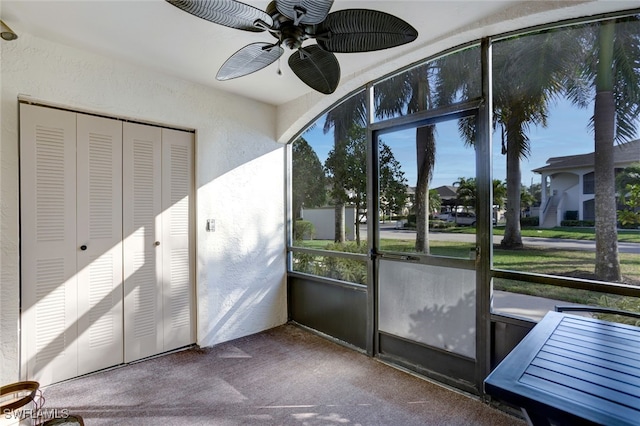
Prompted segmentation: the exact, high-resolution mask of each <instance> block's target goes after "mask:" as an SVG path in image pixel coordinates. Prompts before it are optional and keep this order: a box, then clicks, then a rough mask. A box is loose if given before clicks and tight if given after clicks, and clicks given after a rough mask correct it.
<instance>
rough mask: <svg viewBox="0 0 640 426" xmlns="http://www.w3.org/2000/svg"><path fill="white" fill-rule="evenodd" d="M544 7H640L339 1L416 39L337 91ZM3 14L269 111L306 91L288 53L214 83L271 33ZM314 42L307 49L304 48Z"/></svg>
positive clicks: (100, 10)
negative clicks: (393, 20) (376, 14)
mask: <svg viewBox="0 0 640 426" xmlns="http://www.w3.org/2000/svg"><path fill="white" fill-rule="evenodd" d="M244 2H245V3H247V4H250V5H252V6H254V7H257V8H259V9H262V10H264V9H265V8H266V6H267V4H268V1H251V0H245V1H244ZM536 3H538V5H536ZM543 3H547V6H545V8H546V9H562V8H564V7H566V6H567V5H578V6H579V7H582V10H583V11H584V13H589V12H602V11H606V10H616V9H619V8H621V6H624V5H627V7H631V5H633V4H634V3H635V4H636V5H638V3H637V1H636V2H631V1H627V2H615V1H599V2H593V1H577V2H576V1H573V2H559V1H554V2H550V1H549V2H545V1H538V2H537V1H527V2H523V1H518V0H501V1H494V0H467V1H435V0H414V1H376V0H367V1H365V0H355V1H341V0H336V1H335V3H334V5H333V8H332V9H331V10H332V11H335V10H339V9H348V8H367V9H376V10H381V11H385V12H388V13H391V14H393V15H396V16H398V17H400V18H402V19H404V20H405V21H407V22H409V23H410V24H411V25H413V26H414V27H415V28H416V29H417V30H418V32H419V36H418V39H417V40H416V41H414V42H413V43H410V44H407V45H404V46H400V47H396V48H393V49H387V50H383V51H379V52H370V53H355V54H337V57H338V60H339V62H340V67H341V70H342V80H341V84H343V83H344V82H345V81H348V80H349V79H351V78H353V76H357V75H358V74H360V73H362V72H363V71H364V70H371V69H372V68H375V67H376V66H377V65H379V64H383V63H385V62H389V61H394V60H397V59H398V58H400V57H402V56H407V55H408V56H415V52H416V50H420V49H423V48H424V47H425V46H428V45H429V44H431V43H435V42H437V41H439V40H442V39H443V38H446V37H448V36H450V35H451V34H456V32H460V31H462V30H465V29H470V28H471V29H473V28H476V29H478V28H485V29H486V31H494V29H491V30H490V29H489V27H491V26H492V24H495V23H497V22H501V21H504V20H508V19H510V18H512V17H514V16H515V17H518V15H520V16H519V17H520V18H522V16H527V15H536V14H539V12H540V4H543ZM585 5H586V6H585ZM527 8H528V9H529V10H528V9H527ZM0 14H1V15H0V16H1V17H2V19H3V21H5V22H6V23H7V24H8V25H9V26H10V27H12V29H13V30H14V31H15V32H16V33H18V35H20V33H22V32H25V33H29V34H32V35H34V36H37V37H41V38H45V39H48V40H51V41H55V42H58V43H62V44H66V45H70V46H74V47H78V48H81V49H83V50H89V51H92V52H95V53H97V54H100V55H105V56H109V57H113V58H116V59H119V60H123V61H126V62H129V63H134V64H137V65H140V66H143V67H146V68H149V69H153V70H156V71H159V72H162V73H166V74H170V75H173V76H176V77H179V78H182V79H185V80H188V81H192V82H196V83H199V84H202V85H205V86H210V87H214V88H216V89H219V90H223V91H228V92H232V93H235V94H238V95H242V96H246V97H249V98H253V99H257V100H260V101H263V102H267V103H270V104H273V105H281V104H284V103H287V102H289V101H291V100H293V99H296V98H298V97H300V96H303V95H304V94H306V93H307V92H309V91H311V89H309V88H308V87H307V86H306V85H305V84H304V83H302V82H301V81H299V80H298V78H297V77H296V76H295V75H294V74H293V73H292V72H291V70H290V69H289V67H288V65H287V59H288V57H289V55H290V54H291V52H289V51H285V54H284V55H283V57H282V59H281V61H280V62H281V63H280V67H281V69H282V75H281V76H279V75H277V69H278V63H277V62H276V63H274V64H272V65H270V66H268V67H266V68H265V69H262V70H260V71H258V72H256V73H253V74H251V75H248V76H245V77H241V78H238V79H235V80H230V81H224V82H220V81H217V80H216V79H215V75H216V73H217V71H218V68H220V66H221V65H222V64H223V63H224V61H225V60H226V59H227V58H228V57H229V56H231V55H232V54H233V53H234V52H236V51H237V50H238V49H240V48H242V47H243V46H245V45H247V44H249V43H252V42H256V41H268V42H271V41H273V40H274V39H273V38H272V36H271V35H269V34H268V33H251V32H246V31H240V30H235V29H231V28H227V27H224V26H221V25H217V24H213V23H211V22H208V21H205V20H203V19H200V18H197V17H194V16H192V15H190V14H187V13H185V12H183V11H181V10H179V9H178V8H176V7H174V6H172V5H171V4H169V3H167V2H166V1H164V0H140V1H123V0H83V1H78V0H76V1H55V0H48V1H46V0H45V1H32V0H19V1H15V0H1V3H0ZM540 19H542V20H544V19H550V18H548V17H547V18H538V19H537V21H535V22H534V21H531V22H532V23H538V21H540ZM476 32H477V31H476ZM478 35H490V34H482V33H478ZM312 42H313V41H307V42H306V43H305V45H306V44H308V43H312Z"/></svg>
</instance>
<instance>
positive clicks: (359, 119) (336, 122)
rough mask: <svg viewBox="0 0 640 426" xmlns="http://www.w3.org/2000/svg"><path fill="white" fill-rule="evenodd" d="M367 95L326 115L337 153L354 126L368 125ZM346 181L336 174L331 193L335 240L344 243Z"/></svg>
mask: <svg viewBox="0 0 640 426" xmlns="http://www.w3.org/2000/svg"><path fill="white" fill-rule="evenodd" d="M366 111H367V108H366V97H365V93H364V92H360V93H358V94H356V95H354V96H352V97H350V98H349V99H347V100H346V101H344V102H343V103H342V104H340V105H338V106H337V107H335V108H333V109H332V110H331V111H329V112H328V113H327V115H326V118H325V122H324V128H323V131H324V133H328V132H329V131H331V129H332V128H333V143H334V151H335V152H336V153H338V155H339V153H340V152H343V151H345V148H346V144H347V142H348V140H349V132H350V131H351V130H352V128H353V126H354V125H355V126H359V127H361V128H364V127H366V125H367V114H366ZM345 184H346V182H344V181H343V179H341V178H340V176H337V177H336V176H334V179H333V181H332V190H331V194H332V196H333V202H334V205H335V236H334V241H335V242H340V243H343V242H344V241H345V240H346V236H345V219H344V204H345V202H346V199H345V198H344V188H345Z"/></svg>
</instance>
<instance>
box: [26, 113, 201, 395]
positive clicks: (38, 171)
mask: <svg viewBox="0 0 640 426" xmlns="http://www.w3.org/2000/svg"><path fill="white" fill-rule="evenodd" d="M20 135H21V136H20V167H21V172H20V173H21V176H20V178H21V188H20V191H21V192H20V193H21V274H22V275H21V278H22V284H21V292H22V297H21V300H22V338H21V342H22V347H23V350H22V351H21V352H22V354H23V355H22V365H23V371H24V373H23V376H24V378H27V379H32V380H38V381H39V382H40V383H41V384H42V385H44V384H48V383H53V382H57V381H61V380H65V379H68V378H71V377H75V376H78V375H81V374H85V373H89V372H92V371H96V370H99V369H102V368H106V367H110V366H113V365H117V364H120V363H122V362H123V361H132V360H135V359H140V358H143V357H146V356H149V355H155V354H157V353H161V352H163V351H166V350H171V349H175V348H177V347H181V346H185V345H188V344H190V343H193V342H194V340H195V333H194V330H193V322H194V321H193V311H194V310H193V279H192V268H191V263H192V255H191V253H192V243H193V241H192V239H191V234H190V230H191V226H190V223H191V221H190V219H191V216H190V215H191V213H190V212H191V211H192V209H193V206H192V202H193V196H192V191H193V189H192V187H193V185H192V155H193V147H192V145H193V134H191V133H188V132H182V131H175V130H169V129H162V128H160V127H154V126H146V125H140V124H135V123H123V122H122V121H120V120H116V119H109V118H103V117H96V116H92V115H87V114H80V113H75V112H71V111H62V110H58V109H53V108H47V107H40V106H33V105H27V104H21V105H20Z"/></svg>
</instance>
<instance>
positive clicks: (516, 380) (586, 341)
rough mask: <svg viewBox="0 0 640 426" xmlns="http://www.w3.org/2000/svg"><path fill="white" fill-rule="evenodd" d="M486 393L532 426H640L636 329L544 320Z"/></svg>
mask: <svg viewBox="0 0 640 426" xmlns="http://www.w3.org/2000/svg"><path fill="white" fill-rule="evenodd" d="M484 388H485V392H486V393H487V394H489V395H491V396H493V397H495V398H498V399H500V400H502V401H505V402H508V403H511V404H513V405H516V406H519V407H521V408H522V410H523V413H524V414H525V416H526V417H527V420H528V421H529V423H530V424H534V425H537V424H550V422H551V423H552V424H569V425H572V424H579V425H583V424H602V425H640V328H638V327H633V326H629V325H623V324H618V323H612V322H607V321H601V320H596V319H593V318H586V317H580V316H575V315H569V314H564V313H560V312H549V313H548V314H547V315H545V317H544V318H543V319H542V321H540V322H539V323H538V324H537V325H536V326H535V327H534V328H533V329H532V330H531V331H530V332H529V334H528V335H527V336H526V337H525V338H524V339H523V340H522V341H521V342H520V343H519V344H518V346H516V347H515V349H513V351H511V353H510V354H509V355H508V356H507V357H506V358H505V359H504V360H503V361H502V362H501V363H500V364H499V365H498V366H497V367H496V369H495V370H494V371H493V372H492V373H491V374H489V376H488V377H487V378H486V379H485V381H484Z"/></svg>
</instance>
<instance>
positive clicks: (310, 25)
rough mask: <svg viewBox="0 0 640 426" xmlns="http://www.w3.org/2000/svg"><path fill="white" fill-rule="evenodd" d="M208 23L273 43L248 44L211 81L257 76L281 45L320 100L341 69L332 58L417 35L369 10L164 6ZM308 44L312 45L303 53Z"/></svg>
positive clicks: (190, 1)
mask: <svg viewBox="0 0 640 426" xmlns="http://www.w3.org/2000/svg"><path fill="white" fill-rule="evenodd" d="M166 1H167V2H169V3H171V4H172V5H174V6H176V7H178V8H179V9H181V10H183V11H185V12H188V13H190V14H192V15H194V16H197V17H199V18H202V19H206V20H207V21H210V22H213V23H216V24H220V25H225V26H227V27H231V28H236V29H239V30H244V31H253V32H260V31H268V32H269V33H271V35H272V36H273V37H275V38H276V39H277V41H276V42H275V43H266V42H257V43H251V44H249V45H247V46H245V47H243V48H242V49H240V50H238V51H237V52H236V53H234V54H233V55H232V56H231V57H230V58H229V59H227V61H226V62H225V63H224V64H223V65H222V67H220V70H219V71H218V74H217V75H216V78H217V79H218V80H230V79H233V78H237V77H242V76H244V75H247V74H251V73H253V72H256V71H258V70H260V69H262V68H264V67H266V66H267V65H270V64H272V63H273V62H275V61H276V60H277V59H278V58H279V57H280V56H281V55H282V54H283V53H284V49H283V48H282V45H284V46H286V47H288V48H289V49H292V50H296V52H294V53H293V54H292V55H291V56H290V57H289V60H288V63H289V67H291V70H292V71H293V72H294V73H295V74H296V76H298V78H300V80H302V81H303V82H304V83H305V84H307V85H308V86H309V87H311V88H312V89H314V90H317V91H318V92H321V93H324V94H330V93H333V92H334V91H335V90H336V88H337V87H338V83H339V82H340V64H339V63H338V59H337V58H336V56H335V55H334V53H356V52H370V51H374V50H381V49H387V48H390V47H396V46H400V45H402V44H405V43H410V42H412V41H413V40H415V39H416V38H417V37H418V32H417V31H416V30H415V28H413V27H412V26H411V25H409V24H408V23H407V22H405V21H403V20H402V19H400V18H398V17H396V16H393V15H390V14H388V13H384V12H380V11H377V10H370V9H345V10H339V11H337V12H332V13H329V10H330V9H331V6H332V5H333V0H275V1H272V2H271V3H269V5H268V6H267V9H266V11H262V10H260V9H258V8H255V7H253V6H249V5H247V4H245V3H241V2H239V1H235V0H166ZM307 39H315V41H316V44H310V45H308V46H305V47H303V46H302V44H303V42H304V41H305V40H307Z"/></svg>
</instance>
